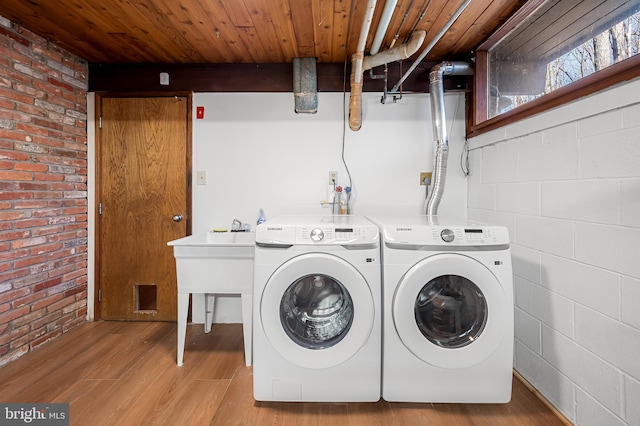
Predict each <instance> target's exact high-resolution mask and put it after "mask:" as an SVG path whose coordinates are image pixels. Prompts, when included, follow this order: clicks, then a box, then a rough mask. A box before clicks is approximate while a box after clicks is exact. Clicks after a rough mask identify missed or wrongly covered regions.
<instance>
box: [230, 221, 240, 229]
mask: <svg viewBox="0 0 640 426" xmlns="http://www.w3.org/2000/svg"><path fill="white" fill-rule="evenodd" d="M241 228H242V222H240V221H239V220H238V219H233V222H232V223H231V230H232V231H239V230H240V229H241Z"/></svg>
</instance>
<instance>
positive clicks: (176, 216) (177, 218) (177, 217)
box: [171, 214, 182, 222]
mask: <svg viewBox="0 0 640 426" xmlns="http://www.w3.org/2000/svg"><path fill="white" fill-rule="evenodd" d="M171 219H173V221H174V222H182V215H181V214H174V215H173V217H172V218H171Z"/></svg>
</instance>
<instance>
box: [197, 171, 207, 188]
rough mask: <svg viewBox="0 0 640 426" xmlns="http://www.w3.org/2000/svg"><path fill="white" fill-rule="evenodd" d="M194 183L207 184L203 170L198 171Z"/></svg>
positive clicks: (205, 173)
mask: <svg viewBox="0 0 640 426" xmlns="http://www.w3.org/2000/svg"><path fill="white" fill-rule="evenodd" d="M196 183H197V184H198V185H206V184H207V172H206V171H204V170H198V171H197V172H196Z"/></svg>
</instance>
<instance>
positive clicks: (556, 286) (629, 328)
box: [468, 80, 640, 425]
mask: <svg viewBox="0 0 640 426" xmlns="http://www.w3.org/2000/svg"><path fill="white" fill-rule="evenodd" d="M639 93H640V80H635V81H633V82H631V83H627V84H624V85H621V86H618V87H615V88H613V89H610V90H607V91H605V92H601V93H599V94H596V95H593V96H590V97H588V98H584V99H582V100H579V101H577V102H574V103H572V104H570V105H565V106H563V107H560V108H557V109H555V110H553V111H549V112H546V113H543V114H541V115H539V116H536V117H532V118H530V119H527V120H524V121H521V122H519V123H515V124H513V125H510V126H507V127H505V128H502V129H499V130H496V131H493V132H490V133H487V134H484V135H481V136H479V137H476V138H474V139H472V140H471V141H470V146H471V148H472V151H471V176H470V180H469V188H468V204H469V205H468V216H469V217H470V218H473V219H477V220H483V221H488V222H493V223H499V224H503V225H506V226H507V227H508V228H509V230H510V235H511V240H512V242H513V245H512V251H513V262H514V280H515V302H516V310H515V321H516V324H515V330H516V331H515V333H516V350H515V363H516V370H517V371H518V372H519V373H520V374H522V375H523V376H524V377H525V378H526V379H527V380H528V381H530V382H531V383H532V384H533V385H534V386H535V387H536V388H537V389H538V390H539V391H540V392H541V393H542V394H543V395H544V396H545V397H546V398H547V399H549V400H550V401H551V402H552V403H553V404H554V405H555V406H556V407H557V408H558V409H559V410H560V411H561V412H562V413H563V414H564V415H566V416H567V417H568V418H569V419H570V420H571V421H572V422H574V423H577V424H579V425H604V424H606V425H622V424H629V425H639V424H640V404H638V403H639V402H640V362H639V361H640V356H639V354H640V97H639V96H638V94H639Z"/></svg>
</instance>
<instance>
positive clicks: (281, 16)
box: [265, 0, 300, 62]
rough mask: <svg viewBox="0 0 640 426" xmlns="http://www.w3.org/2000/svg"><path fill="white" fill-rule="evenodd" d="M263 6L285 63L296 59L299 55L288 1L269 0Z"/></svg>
mask: <svg viewBox="0 0 640 426" xmlns="http://www.w3.org/2000/svg"><path fill="white" fill-rule="evenodd" d="M265 6H266V7H268V10H269V14H270V15H271V19H272V23H273V29H274V30H275V33H276V35H277V37H278V41H279V42H280V47H281V49H282V53H283V54H284V59H285V62H292V59H293V58H297V57H299V56H300V55H299V54H298V46H297V43H296V35H295V32H294V27H293V22H292V19H291V10H290V9H289V0H269V1H268V2H266V3H265Z"/></svg>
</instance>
